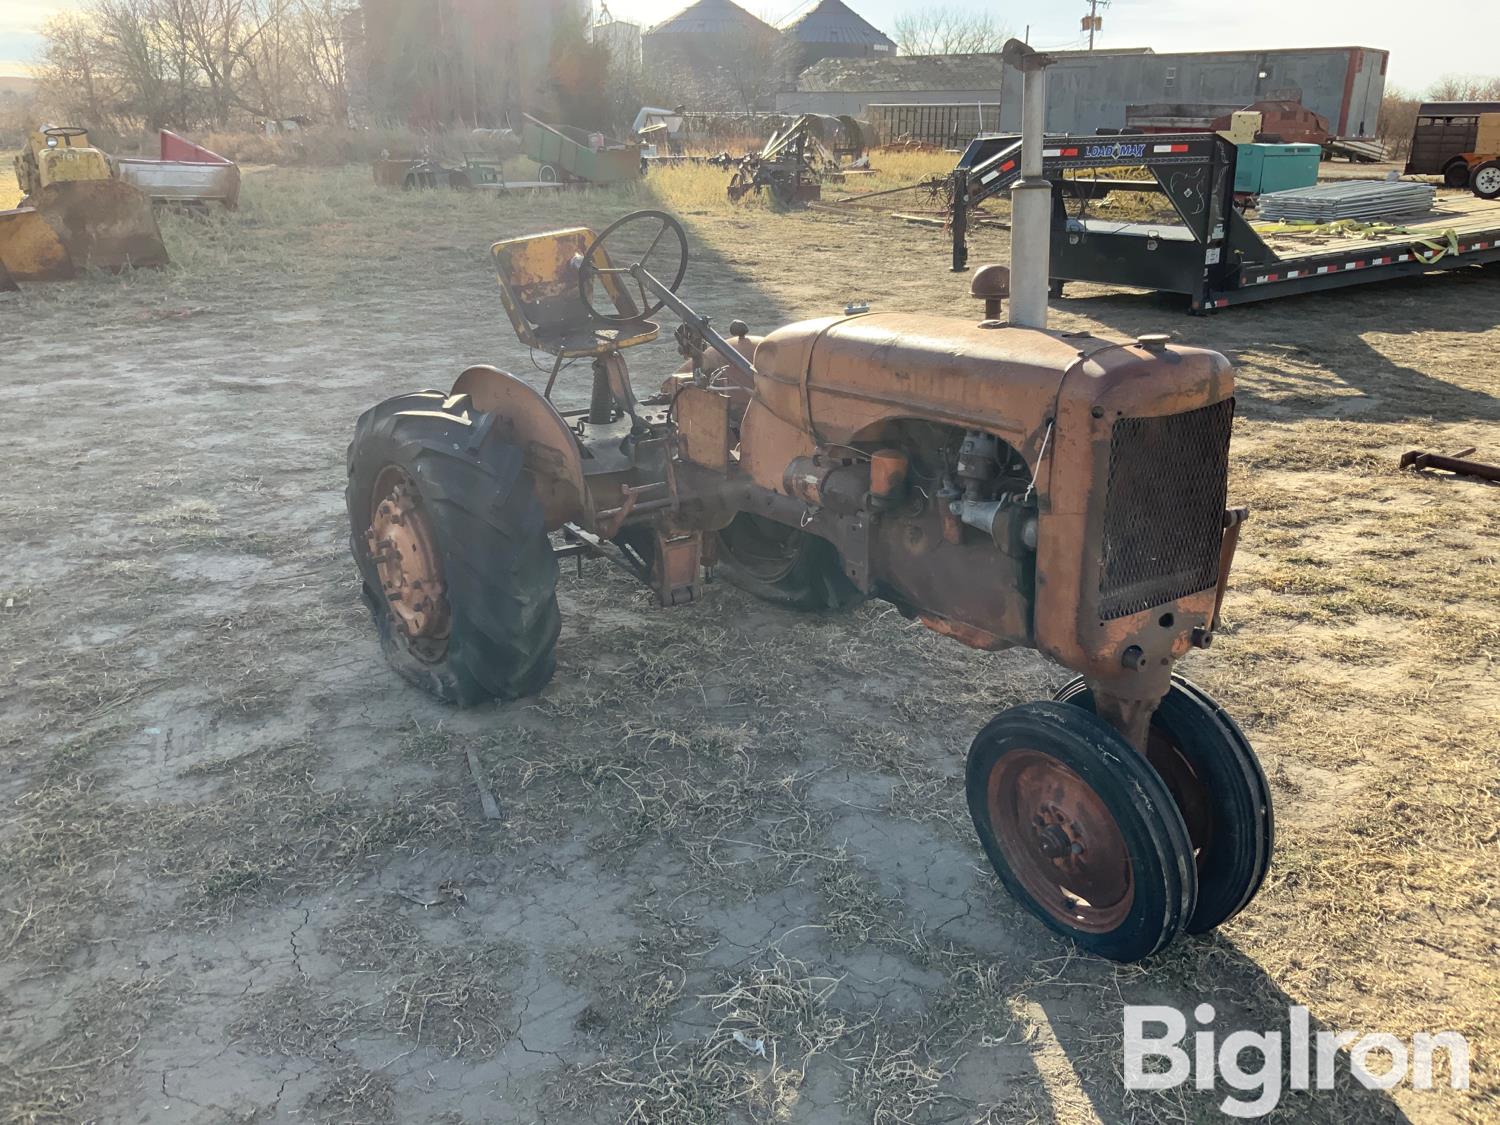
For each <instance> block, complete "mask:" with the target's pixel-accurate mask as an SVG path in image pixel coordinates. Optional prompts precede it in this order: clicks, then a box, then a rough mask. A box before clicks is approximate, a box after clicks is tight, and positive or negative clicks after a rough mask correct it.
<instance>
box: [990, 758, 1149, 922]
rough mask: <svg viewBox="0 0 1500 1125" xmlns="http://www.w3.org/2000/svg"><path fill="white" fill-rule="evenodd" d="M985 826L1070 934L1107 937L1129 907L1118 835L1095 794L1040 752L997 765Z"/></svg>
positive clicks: (1130, 885)
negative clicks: (1072, 930)
mask: <svg viewBox="0 0 1500 1125" xmlns="http://www.w3.org/2000/svg"><path fill="white" fill-rule="evenodd" d="M986 797H987V807H988V812H989V818H990V828H991V830H992V832H993V833H994V837H995V842H996V843H997V844H998V845H999V848H1000V852H1001V854H1002V855H1003V856H1004V857H1005V861H1006V864H1007V865H1008V866H1009V867H1010V869H1011V872H1012V873H1013V874H1014V875H1015V877H1016V879H1017V880H1018V881H1019V882H1020V883H1021V885H1022V886H1023V887H1024V888H1025V889H1026V893H1027V894H1028V895H1030V896H1031V899H1032V901H1034V902H1035V903H1036V904H1037V907H1038V908H1039V909H1041V910H1042V911H1044V912H1046V914H1048V915H1049V916H1050V917H1052V918H1053V919H1054V920H1055V921H1057V922H1059V923H1061V924H1062V925H1064V926H1067V927H1069V928H1070V929H1074V930H1080V931H1083V932H1086V933H1109V932H1112V931H1114V930H1116V929H1118V928H1119V927H1120V925H1121V923H1122V922H1124V920H1125V919H1126V918H1127V917H1129V915H1130V911H1131V908H1132V907H1133V906H1134V904H1135V870H1134V866H1133V864H1132V863H1131V860H1130V852H1129V848H1128V847H1127V846H1126V844H1125V836H1124V833H1123V832H1121V830H1120V826H1119V823H1118V822H1117V821H1116V820H1115V817H1114V814H1113V813H1111V812H1110V810H1109V806H1108V805H1107V804H1106V803H1105V801H1104V799H1103V798H1102V797H1101V796H1100V795H1099V793H1098V792H1097V791H1096V790H1095V789H1094V788H1093V787H1092V786H1091V785H1089V783H1088V782H1086V781H1085V780H1084V779H1083V778H1082V777H1080V776H1079V775H1078V774H1077V773H1076V772H1074V771H1073V770H1072V769H1070V768H1069V767H1068V766H1066V765H1064V764H1063V763H1062V762H1060V761H1059V760H1057V759H1056V758H1054V757H1052V756H1051V755H1050V754H1046V753H1044V752H1042V751H1039V750H1029V749H1022V750H1015V751H1012V752H1010V753H1008V754H1006V755H1005V756H1004V757H1002V758H1001V759H1000V760H999V761H998V762H996V763H995V765H994V768H993V769H992V770H991V771H990V776H989V780H988V784H987V786H986Z"/></svg>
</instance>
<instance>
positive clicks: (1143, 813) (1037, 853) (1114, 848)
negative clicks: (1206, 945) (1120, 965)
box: [965, 702, 1198, 961]
mask: <svg viewBox="0 0 1500 1125" xmlns="http://www.w3.org/2000/svg"><path fill="white" fill-rule="evenodd" d="M965 780H966V784H965V790H966V793H967V796H968V801H969V815H970V816H971V817H973V820H974V827H975V829H976V830H977V831H978V833H979V842H980V844H981V845H983V847H984V851H985V854H986V855H987V856H988V857H989V860H990V864H991V865H992V866H993V867H994V869H995V873H996V874H997V875H999V877H1000V881H1001V882H1002V883H1003V884H1005V889H1006V890H1008V891H1009V892H1010V893H1011V895H1012V896H1013V897H1015V898H1016V899H1017V901H1019V902H1020V903H1021V905H1023V906H1025V907H1026V909H1028V910H1029V911H1031V913H1033V914H1035V915H1036V916H1037V917H1038V918H1040V919H1041V920H1042V922H1043V923H1044V924H1045V925H1047V926H1048V927H1049V928H1050V929H1052V930H1054V931H1056V932H1057V933H1059V934H1062V935H1063V936H1064V937H1067V938H1071V939H1072V940H1073V941H1074V942H1075V943H1076V944H1078V945H1079V946H1081V947H1082V948H1084V949H1086V950H1088V951H1089V952H1091V953H1097V954H1099V955H1100V956H1101V957H1108V958H1110V959H1112V960H1115V961H1138V960H1140V959H1141V958H1142V957H1147V956H1150V955H1151V954H1152V953H1155V952H1156V951H1157V950H1159V949H1161V948H1163V947H1164V946H1165V945H1166V944H1167V943H1168V942H1170V941H1171V940H1172V939H1173V938H1174V937H1176V936H1177V934H1178V932H1179V931H1180V930H1181V929H1182V926H1183V924H1184V923H1185V922H1186V921H1187V919H1188V918H1189V917H1190V916H1191V915H1192V913H1193V905H1194V903H1195V901H1196V899H1197V894H1198V878H1197V871H1196V869H1195V867H1194V865H1193V851H1192V845H1191V843H1190V841H1189V839H1188V830H1187V827H1186V825H1184V824H1183V821H1182V814H1181V813H1179V812H1178V811H1177V806H1176V804H1175V803H1174V802H1173V800H1172V795H1171V794H1170V793H1168V792H1167V788H1166V786H1165V785H1163V784H1162V780H1161V778H1160V777H1158V776H1157V774H1156V771H1155V770H1153V769H1152V768H1151V766H1150V765H1149V764H1148V763H1147V762H1146V760H1145V759H1144V758H1142V757H1141V755H1140V754H1138V753H1136V751H1135V750H1134V749H1132V748H1131V746H1130V744H1129V743H1128V742H1126V741H1125V739H1124V738H1122V737H1121V736H1120V735H1119V734H1118V733H1117V732H1116V731H1115V729H1114V728H1113V727H1111V726H1110V725H1109V724H1108V723H1106V722H1105V721H1104V720H1103V719H1100V718H1098V717H1097V716H1095V715H1092V714H1090V713H1089V712H1087V711H1085V710H1083V709H1082V708H1080V707H1070V706H1068V705H1066V704H1062V703H1052V702H1048V703H1023V704H1021V705H1020V706H1019V707H1012V708H1010V709H1009V710H1007V711H1002V712H1001V713H1000V714H998V715H996V716H995V717H994V718H993V719H991V720H990V721H989V723H988V724H986V726H985V727H984V729H983V730H981V731H980V732H979V734H978V736H977V737H976V738H975V739H974V744H973V746H971V747H970V749H969V762H968V769H967V773H966V779H965Z"/></svg>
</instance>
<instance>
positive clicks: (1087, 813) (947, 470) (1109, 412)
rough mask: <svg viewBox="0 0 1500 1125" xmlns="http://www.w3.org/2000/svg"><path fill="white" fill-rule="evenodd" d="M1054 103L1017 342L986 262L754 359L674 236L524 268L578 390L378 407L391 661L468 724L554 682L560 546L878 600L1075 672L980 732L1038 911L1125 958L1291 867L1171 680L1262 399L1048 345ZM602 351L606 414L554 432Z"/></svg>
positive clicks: (375, 526)
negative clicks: (1270, 872) (663, 368)
mask: <svg viewBox="0 0 1500 1125" xmlns="http://www.w3.org/2000/svg"><path fill="white" fill-rule="evenodd" d="M1017 49H1018V51H1024V48H1021V47H1020V46H1019V45H1017ZM1038 57H1039V56H1035V55H1033V54H1024V55H1022V56H1021V58H1022V61H1023V62H1027V61H1029V60H1032V59H1034V58H1038ZM1032 65H1037V64H1035V63H1033V64H1032ZM1042 65H1044V64H1042ZM1033 77H1034V75H1033V72H1032V71H1030V70H1028V72H1027V78H1028V86H1027V90H1026V92H1025V94H1024V99H1025V104H1026V106H1027V107H1029V108H1030V109H1031V110H1032V111H1033V114H1034V118H1033V120H1034V122H1035V125H1034V127H1033V128H1030V129H1028V132H1027V135H1028V138H1029V143H1028V145H1027V147H1026V148H1025V149H1024V150H1023V152H1022V163H1023V165H1025V166H1026V167H1027V169H1028V175H1027V178H1025V179H1023V181H1022V184H1021V185H1018V187H1017V189H1016V192H1017V194H1016V197H1015V204H1014V206H1015V215H1016V226H1015V233H1014V234H1013V239H1012V244H1013V250H1012V253H1013V262H1014V264H1015V267H1016V269H1015V273H1016V278H1015V280H1016V286H1015V294H1014V300H1013V303H1012V308H1011V311H1010V317H1009V319H1008V320H1007V319H1002V312H1003V309H1002V302H1003V301H1004V300H1005V299H1006V298H1007V297H1009V296H1010V295H1011V294H1010V281H1011V277H1010V273H1009V272H1008V271H1007V270H1006V269H1005V268H1004V267H1001V266H986V267H982V268H980V269H979V270H977V271H976V272H975V274H974V277H973V281H972V286H971V288H972V292H973V293H974V295H975V296H976V297H979V298H981V299H982V300H983V302H984V312H983V316H982V317H980V318H976V319H974V320H962V319H952V318H940V317H934V316H923V315H918V314H910V313H871V312H868V311H864V310H857V309H849V310H846V311H845V313H844V314H843V315H838V316H828V317H822V318H819V319H816V320H808V321H803V322H801V323H797V324H790V325H787V326H785V327H782V328H779V329H777V330H776V331H774V332H772V333H771V334H770V335H768V336H765V337H764V338H757V337H754V336H751V335H749V333H748V330H747V329H746V327H745V325H744V324H743V323H741V322H738V321H735V322H733V323H731V325H730V329H729V335H730V337H731V338H729V339H726V338H725V337H723V336H721V335H720V334H719V333H718V332H717V331H716V330H715V329H714V328H713V327H712V325H711V324H710V322H709V319H708V318H707V317H705V316H701V315H699V314H698V313H697V312H695V311H694V310H693V309H692V308H691V307H690V306H689V305H688V304H687V303H686V302H685V301H684V300H683V299H682V298H681V297H680V296H678V289H679V287H680V285H681V282H682V279H683V277H684V275H685V273H686V271H687V262H688V240H687V236H686V234H685V233H684V231H683V228H682V227H681V226H680V225H679V224H678V223H677V221H676V220H675V219H673V218H672V217H671V216H669V215H667V214H665V213H663V212H660V211H641V212H636V213H634V214H631V215H628V216H626V217H625V218H623V219H620V220H619V221H617V222H615V223H613V224H611V225H610V226H609V227H607V228H606V229H605V230H604V231H602V232H601V233H599V234H598V235H595V234H594V233H593V232H592V231H590V230H587V229H583V228H572V229H568V230H559V231H551V232H548V233H545V234H539V235H536V236H533V237H527V238H518V239H511V240H508V241H504V242H499V243H496V244H495V246H494V247H493V249H492V254H493V257H494V262H495V266H496V272H497V275H498V277H499V281H500V293H501V297H502V299H503V301H504V304H505V308H506V311H507V313H508V315H509V317H510V319H511V322H512V324H513V325H514V327H515V330H516V333H517V335H518V336H519V337H520V339H521V341H522V342H523V343H525V344H527V345H529V346H530V347H531V348H533V349H536V350H539V351H543V352H546V353H548V354H550V355H552V356H554V357H555V363H554V365H553V367H552V377H551V378H550V379H549V380H548V382H547V385H546V388H545V389H544V390H540V391H539V390H537V389H535V388H533V387H532V386H531V385H530V384H528V383H526V382H523V381H522V380H520V379H517V378H516V377H514V376H512V375H509V374H506V373H505V372H503V371H500V370H498V369H496V368H494V367H489V366H476V367H470V368H469V369H468V370H466V371H464V372H463V373H461V374H460V375H459V377H458V379H457V381H456V382H455V383H454V384H453V387H452V389H451V390H450V391H448V392H447V393H443V392H441V391H420V392H415V393H412V394H405V395H399V396H397V397H396V398H392V399H389V400H387V401H386V402H383V403H381V404H380V405H378V406H376V407H374V408H372V409H370V410H368V411H366V412H365V413H364V415H362V416H361V418H360V419H359V422H358V425H357V426H356V429H355V436H354V441H353V443H352V444H351V446H350V448H349V483H348V491H347V501H348V510H349V520H350V530H351V544H352V547H353V552H354V556H355V559H356V561H357V563H358V565H359V570H360V574H361V576H362V577H363V580H364V596H365V599H366V601H367V603H368V605H369V607H370V610H371V612H372V614H373V615H374V619H375V623H376V625H377V627H378V629H379V633H380V638H381V643H382V646H383V648H384V650H385V652H386V655H387V656H388V657H389V659H390V661H391V663H392V664H393V665H394V666H395V667H396V669H397V670H398V671H399V672H400V673H401V674H402V675H403V676H405V677H406V678H407V679H409V680H410V681H411V682H412V683H414V684H417V685H418V686H420V687H423V688H425V689H426V690H428V691H430V692H432V693H433V694H435V695H437V696H438V697H440V698H442V699H445V700H449V701H452V702H455V703H459V704H473V703H479V702H482V701H484V700H489V699H514V698H517V697H520V696H525V695H529V694H531V693H533V692H537V691H540V690H541V689H542V687H543V686H544V685H545V684H546V683H547V681H548V680H549V678H550V677H551V676H552V672H553V667H554V650H555V646H556V644H557V637H558V631H559V616H558V606H557V597H556V583H557V574H558V562H557V560H558V558H559V557H563V556H570V557H576V556H598V555H613V556H614V557H615V561H617V562H620V563H622V564H623V565H626V566H628V567H630V568H631V569H632V570H633V571H634V572H635V573H636V574H637V575H638V576H639V577H640V578H641V579H642V580H643V581H645V582H646V583H648V584H649V585H650V586H651V588H652V589H653V590H654V591H655V594H656V597H657V599H658V601H659V602H660V604H661V605H663V606H674V605H680V604H683V603H686V602H691V601H694V600H696V599H697V598H699V597H700V596H702V594H703V578H704V574H705V571H706V570H707V569H708V568H710V567H717V568H718V569H720V570H722V571H723V572H724V573H725V575H726V576H727V577H728V578H729V579H730V580H731V581H732V582H734V583H736V584H738V585H740V586H742V587H744V588H745V589H747V590H749V591H751V592H752V593H754V594H757V595H759V596H761V597H763V598H766V599H768V600H770V601H773V602H777V603H779V604H781V605H784V606H790V607H795V608H801V609H808V610H818V609H835V608H840V607H845V606H849V605H851V604H853V603H855V602H857V601H858V600H860V599H862V598H872V597H873V598H881V599H884V600H886V601H888V602H891V603H893V604H894V605H895V606H897V607H898V608H899V609H900V610H901V611H902V612H903V613H904V614H907V615H909V616H911V617H913V618H918V619H920V620H921V621H922V622H923V623H924V624H925V625H927V626H928V627H930V628H931V629H934V630H936V631H937V632H938V633H941V634H944V635H945V636H948V637H951V638H952V639H953V640H954V641H956V642H958V643H961V644H964V645H968V646H970V647H972V648H975V649H983V650H993V649H1000V648H1006V647H1013V646H1022V647H1029V648H1035V649H1038V650H1040V651H1041V652H1043V653H1044V654H1046V655H1047V656H1049V657H1050V658H1052V659H1053V660H1055V661H1056V662H1057V663H1059V664H1061V665H1063V666H1064V667H1066V668H1069V669H1072V670H1073V671H1074V672H1076V673H1078V676H1077V678H1076V679H1074V680H1073V681H1072V682H1071V683H1069V684H1068V685H1067V686H1065V687H1064V688H1063V689H1062V690H1061V691H1059V692H1058V693H1057V695H1056V697H1055V698H1054V699H1053V700H1052V701H1048V702H1037V703H1026V704H1022V705H1020V706H1017V707H1012V708H1010V709H1009V710H1006V711H1004V712H1002V713H1000V714H999V715H997V716H996V717H995V718H994V719H992V720H991V721H990V722H989V723H988V724H987V725H986V726H985V727H984V729H983V730H981V731H980V732H979V734H978V736H977V737H976V738H975V740H974V742H973V745H972V746H971V748H970V750H969V757H968V766H967V775H966V788H967V795H968V803H969V809H970V812H971V814H972V816H973V820H974V824H975V827H976V829H977V830H978V833H979V839H980V842H981V844H982V845H983V847H984V850H985V852H986V853H987V854H988V857H989V859H990V862H991V863H992V865H993V866H994V868H995V871H996V873H997V874H998V875H999V877H1000V879H1001V881H1002V882H1003V883H1004V884H1005V886H1006V888H1007V889H1008V890H1009V891H1010V892H1011V894H1013V895H1014V896H1015V897H1016V898H1017V899H1018V900H1019V901H1020V902H1022V903H1023V904H1024V905H1025V906H1026V907H1027V908H1028V909H1029V910H1031V911H1032V912H1033V913H1034V914H1035V915H1037V917H1039V918H1040V919H1041V920H1042V921H1043V922H1044V923H1045V924H1046V925H1048V926H1050V927H1051V928H1052V929H1053V930H1055V931H1057V932H1059V933H1061V934H1064V935H1066V936H1068V937H1070V938H1072V939H1073V940H1075V941H1076V942H1077V943H1078V944H1079V945H1081V946H1083V947H1084V948H1087V949H1089V950H1092V951H1094V952H1097V953H1099V954H1101V955H1104V956H1106V957H1111V958H1115V959H1118V960H1123V961H1130V960H1135V959H1138V958H1141V957H1144V956H1147V955H1148V954H1151V953H1153V952H1155V951H1156V950H1159V949H1161V948H1162V947H1163V946H1164V945H1166V944H1167V943H1168V942H1169V941H1171V940H1172V939H1173V938H1174V937H1175V936H1176V935H1177V934H1178V933H1179V932H1182V931H1184V930H1186V931H1187V932H1189V933H1202V932H1205V931H1208V930H1211V929H1213V928H1214V927H1216V926H1218V925H1219V924H1220V923H1222V922H1224V921H1225V920H1226V919H1228V918H1230V917H1231V916H1233V915H1234V914H1236V913H1237V912H1238V911H1240V910H1241V909H1243V908H1244V907H1245V905H1246V904H1247V903H1248V902H1249V901H1250V899H1251V897H1252V896H1253V895H1254V894H1255V892H1256V891H1257V890H1258V889H1259V887H1260V884H1261V881H1262V879H1263V878H1264V876H1265V873H1266V869H1267V866H1268V864H1269V862H1270V857H1271V851H1272V842H1273V822H1272V810H1271V798H1270V792H1269V789H1268V787H1267V785H1266V779H1265V775H1264V774H1263V772H1262V771H1261V768H1260V766H1259V765H1258V763H1257V762H1256V759H1255V755H1254V752H1253V751H1252V750H1251V748H1250V745H1249V743H1248V741H1247V740H1246V738H1245V736H1244V734H1243V733H1241V731H1240V729H1239V727H1238V726H1236V724H1235V722H1234V720H1233V719H1231V718H1230V717H1229V716H1228V715H1227V714H1226V713H1225V712H1224V711H1223V709H1221V708H1220V707H1219V706H1217V705H1216V704H1215V703H1214V702H1213V700H1211V699H1210V698H1209V697H1208V696H1207V695H1206V694H1204V692H1203V691H1202V690H1201V689H1199V688H1197V687H1196V686H1194V685H1193V684H1191V683H1190V682H1188V681H1187V680H1185V679H1182V678H1181V677H1179V676H1176V675H1174V674H1173V671H1172V667H1173V665H1174V663H1175V662H1176V661H1177V660H1178V659H1179V658H1181V657H1182V656H1184V655H1185V654H1186V653H1188V652H1189V651H1190V650H1191V649H1193V648H1195V647H1197V648H1203V647H1207V646H1208V644H1209V643H1210V641H1211V640H1212V638H1213V636H1214V631H1215V629H1216V628H1217V627H1218V623H1219V622H1218V618H1219V607H1220V603H1221V601H1222V599H1223V595H1224V589H1225V582H1226V580H1227V578H1228V574H1229V568H1230V562H1231V559H1232V557H1233V555H1234V550H1235V545H1236V542H1237V539H1238V534H1239V528H1240V525H1241V522H1242V520H1243V518H1244V515H1245V512H1244V510H1243V509H1232V508H1227V507H1226V492H1227V478H1228V467H1229V439H1230V429H1231V422H1232V417H1233V413H1234V374H1233V371H1232V370H1231V368H1230V365H1229V363H1228V361H1227V360H1225V359H1224V357H1223V356H1221V355H1219V354H1217V353H1216V352H1212V351H1206V350H1202V349H1198V348H1191V347H1179V346H1175V345H1171V344H1169V343H1168V342H1167V340H1166V338H1165V337H1160V336H1143V337H1141V338H1139V339H1137V340H1134V341H1117V340H1106V339H1100V338H1098V337H1095V336H1092V335H1090V334H1088V333H1084V332H1072V333H1059V332H1055V331H1048V330H1046V328H1045V326H1044V325H1045V310H1046V285H1047V266H1046V262H1045V249H1046V241H1045V240H1046V230H1047V210H1046V208H1047V206H1048V199H1049V198H1050V188H1049V187H1047V185H1046V181H1045V180H1040V179H1039V172H1040V168H1041V160H1042V158H1041V145H1040V137H1041V128H1040V106H1041V105H1043V104H1045V103H1044V98H1043V97H1042V95H1041V91H1040V90H1039V89H1035V88H1033V85H1032V82H1031V80H1032V78H1033ZM1036 85H1040V84H1039V83H1037V84H1036ZM1025 112H1026V111H1025V110H1024V109H1023V114H1025ZM1038 184H1040V190H1037V185H1038ZM1023 188H1024V190H1028V191H1031V192H1032V194H1031V196H1030V197H1029V198H1028V199H1026V200H1025V202H1024V203H1023V201H1022V199H1021V198H1020V192H1021V191H1022V190H1023ZM1038 215H1039V217H1040V218H1039V221H1035V220H1036V219H1037V217H1038ZM1023 220H1025V225H1023ZM1023 230H1024V231H1028V232H1032V233H1036V232H1039V233H1040V237H1039V239H1036V238H1028V237H1024V236H1023V234H1022V232H1023ZM1038 246H1040V250H1041V253H1042V255H1043V257H1042V259H1041V260H1040V262H1038V261H1037V259H1036V250H1037V248H1038ZM662 310H668V311H670V312H671V313H672V314H674V315H675V316H676V318H677V319H678V320H679V321H680V326H679V327H678V328H677V329H676V330H675V338H676V343H677V346H678V350H679V352H680V353H681V354H682V355H683V356H684V357H685V363H684V364H683V367H682V368H681V369H680V370H679V371H678V372H677V373H675V374H673V375H671V376H670V377H669V378H667V380H666V382H665V384H664V385H661V386H660V390H659V391H657V392H656V393H653V394H651V395H650V396H649V397H645V398H639V397H637V395H636V394H635V391H634V389H633V387H632V383H631V378H630V375H629V372H628V370H627V368H626V362H625V353H626V352H627V351H628V350H629V349H630V348H631V347H634V346H636V345H639V344H644V343H646V342H648V341H651V340H653V339H655V338H656V336H657V334H658V325H657V323H656V321H655V320H653V319H652V318H653V317H655V316H656V315H657V314H658V313H660V312H661V311H662ZM583 358H587V359H588V360H589V361H590V363H591V366H592V373H593V379H592V392H591V397H590V402H589V405H588V407H587V408H586V409H579V410H558V409H557V408H556V407H555V406H554V405H553V403H552V401H551V392H552V390H553V385H554V383H555V381H556V379H557V376H558V374H559V372H560V371H561V369H562V367H563V365H564V364H566V363H567V362H569V361H570V360H575V359H583Z"/></svg>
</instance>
